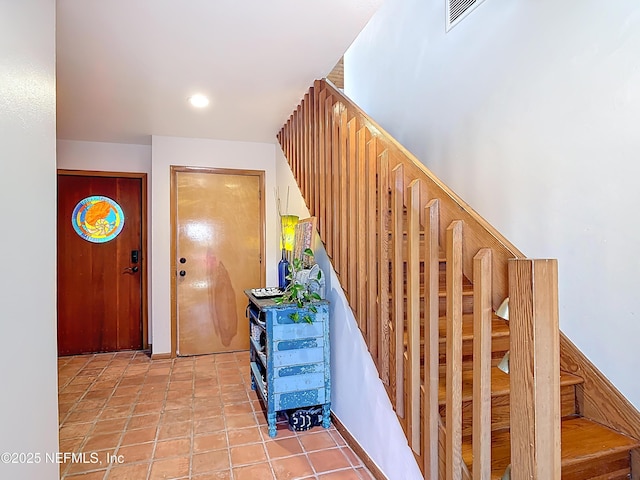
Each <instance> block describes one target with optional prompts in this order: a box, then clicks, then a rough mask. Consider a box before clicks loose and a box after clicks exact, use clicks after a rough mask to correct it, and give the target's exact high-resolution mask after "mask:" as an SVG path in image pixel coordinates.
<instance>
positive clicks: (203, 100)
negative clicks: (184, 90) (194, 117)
mask: <svg viewBox="0 0 640 480" xmlns="http://www.w3.org/2000/svg"><path fill="white" fill-rule="evenodd" d="M189 103H190V104H191V105H193V106H194V107H196V108H204V107H206V106H207V105H209V99H208V98H207V97H205V96H204V95H202V94H200V93H196V94H195V95H191V96H190V97H189Z"/></svg>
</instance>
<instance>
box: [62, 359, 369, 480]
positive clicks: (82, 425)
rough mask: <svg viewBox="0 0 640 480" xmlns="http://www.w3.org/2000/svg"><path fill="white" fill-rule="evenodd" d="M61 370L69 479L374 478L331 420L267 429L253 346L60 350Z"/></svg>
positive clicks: (64, 469) (65, 476)
mask: <svg viewBox="0 0 640 480" xmlns="http://www.w3.org/2000/svg"><path fill="white" fill-rule="evenodd" d="M58 376H59V409H60V452H61V455H62V456H63V457H62V460H63V461H64V462H63V463H62V464H61V465H60V476H61V479H62V480H72V479H84V480H156V479H194V480H205V479H235V480H268V479H277V480H281V479H282V480H285V479H286V480H288V479H295V478H308V479H311V478H313V479H323V480H334V479H344V480H351V479H353V480H358V479H372V478H373V476H372V475H371V474H370V473H369V471H368V470H367V469H366V468H365V467H364V466H363V464H362V462H361V461H360V459H359V458H358V457H357V456H356V455H355V454H354V453H353V451H352V450H351V449H350V448H349V447H348V446H347V445H346V444H345V442H344V440H343V439H342V437H341V436H340V434H339V433H338V432H337V430H336V429H335V427H333V426H332V427H331V428H329V429H326V430H325V429H324V428H322V427H315V428H313V429H311V430H309V431H307V432H298V433H294V432H291V431H290V430H289V429H288V428H287V424H286V423H285V422H283V421H281V422H279V423H278V435H277V437H276V438H275V439H272V438H269V436H268V434H267V422H266V417H265V414H264V413H263V408H262V404H261V403H260V401H259V400H258V397H257V396H256V393H255V392H253V391H251V383H250V379H249V354H248V352H237V353H226V354H218V355H205V356H199V357H183V358H177V359H174V360H151V359H150V358H149V357H148V356H147V355H146V354H145V353H142V352H124V353H117V354H96V355H79V356H73V357H62V358H60V359H59V360H58ZM72 453H75V456H73V455H71V454H72ZM64 455H66V458H65V457H64Z"/></svg>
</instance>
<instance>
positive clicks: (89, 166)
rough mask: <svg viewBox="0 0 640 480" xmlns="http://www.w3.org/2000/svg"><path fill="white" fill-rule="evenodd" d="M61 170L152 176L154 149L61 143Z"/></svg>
mask: <svg viewBox="0 0 640 480" xmlns="http://www.w3.org/2000/svg"><path fill="white" fill-rule="evenodd" d="M58 168H60V169H67V170H91V171H103V172H136V173H146V174H150V173H151V145H135V144H129V143H126V144H125V143H105V142H80V141H75V140H58Z"/></svg>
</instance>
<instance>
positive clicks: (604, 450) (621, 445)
mask: <svg viewBox="0 0 640 480" xmlns="http://www.w3.org/2000/svg"><path fill="white" fill-rule="evenodd" d="M561 442H562V451H561V461H562V467H563V468H565V467H570V466H575V465H576V464H579V463H583V462H585V463H586V462H590V461H593V460H597V459H598V458H602V457H606V456H608V455H611V454H615V453H620V452H626V451H629V450H632V449H634V448H637V447H639V446H640V442H638V441H637V440H634V439H633V438H630V437H627V436H626V435H622V434H620V433H618V432H616V431H614V430H611V429H610V428H607V427H605V426H603V425H600V424H599V423H596V422H593V421H591V420H589V419H586V418H584V417H570V418H566V419H563V420H562V422H561ZM491 445H492V447H491V471H492V473H491V478H497V479H499V478H501V476H502V474H503V473H504V471H505V469H506V468H507V465H508V464H509V462H510V458H511V452H510V436H509V431H508V430H498V431H494V432H492V435H491ZM472 449H473V447H472V444H471V442H470V440H468V439H467V440H466V441H464V442H463V444H462V458H463V460H464V462H465V463H466V464H467V465H468V466H469V467H471V463H472V459H473V450H472Z"/></svg>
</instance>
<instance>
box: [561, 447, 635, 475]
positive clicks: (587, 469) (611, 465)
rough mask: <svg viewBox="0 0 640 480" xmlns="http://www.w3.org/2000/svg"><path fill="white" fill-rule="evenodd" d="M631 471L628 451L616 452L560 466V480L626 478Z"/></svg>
mask: <svg viewBox="0 0 640 480" xmlns="http://www.w3.org/2000/svg"><path fill="white" fill-rule="evenodd" d="M630 473H631V465H630V463H629V452H617V453H615V454H612V455H605V456H598V457H597V458H587V459H584V460H583V461H582V462H577V463H575V464H573V465H565V466H564V467H563V468H562V480H584V479H585V478H588V479H592V480H593V479H602V480H604V479H607V480H618V479H627V478H629V477H628V475H629V474H630Z"/></svg>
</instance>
